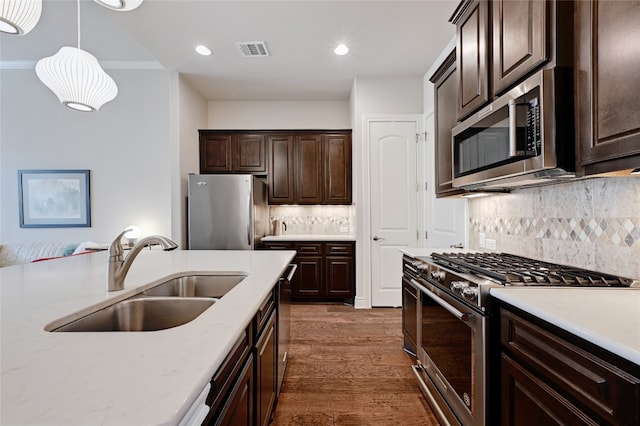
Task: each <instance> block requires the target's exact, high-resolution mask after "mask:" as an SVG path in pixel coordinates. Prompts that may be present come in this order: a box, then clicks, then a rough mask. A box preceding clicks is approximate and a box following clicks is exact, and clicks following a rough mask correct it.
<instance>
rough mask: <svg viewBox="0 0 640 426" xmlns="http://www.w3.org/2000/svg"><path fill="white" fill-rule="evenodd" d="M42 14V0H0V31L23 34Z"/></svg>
mask: <svg viewBox="0 0 640 426" xmlns="http://www.w3.org/2000/svg"><path fill="white" fill-rule="evenodd" d="M41 14H42V0H0V31H2V32H3V33H7V34H15V35H24V34H27V33H28V32H29V31H31V30H32V29H33V28H34V27H35V26H36V24H37V23H38V21H39V20H40V15H41Z"/></svg>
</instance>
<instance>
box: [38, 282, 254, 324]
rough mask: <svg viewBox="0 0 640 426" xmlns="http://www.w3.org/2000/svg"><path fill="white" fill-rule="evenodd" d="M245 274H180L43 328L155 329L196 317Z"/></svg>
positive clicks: (185, 321)
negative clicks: (91, 310) (87, 312)
mask: <svg viewBox="0 0 640 426" xmlns="http://www.w3.org/2000/svg"><path fill="white" fill-rule="evenodd" d="M246 277H247V275H246V274H243V273H238V272H222V273H216V274H193V275H182V276H178V277H173V278H170V279H168V280H166V281H163V282H161V283H159V284H157V285H155V286H153V287H151V288H149V289H147V290H144V291H142V292H140V293H137V294H135V295H133V296H131V297H130V298H128V299H124V300H121V301H119V302H116V303H114V304H112V305H110V306H107V307H104V308H101V309H100V310H97V311H95V312H91V313H89V314H87V315H85V316H82V317H80V318H74V319H73V320H70V321H68V322H66V323H65V322H62V324H61V325H60V322H61V321H55V322H54V323H51V324H50V325H48V326H47V327H45V330H46V331H56V332H57V331H66V332H69V331H76V332H96V331H156V330H164V329H167V328H173V327H177V326H179V325H183V324H186V323H188V322H190V321H193V320H194V319H196V318H197V317H198V316H199V315H200V314H202V313H203V312H204V311H205V310H207V309H208V308H210V307H211V306H213V305H214V304H215V303H216V302H217V301H218V300H219V299H220V298H221V297H223V296H224V295H225V294H226V293H228V292H229V291H230V290H231V289H233V288H234V287H235V286H236V285H238V284H239V283H240V282H241V281H242V280H244V279H245V278H246ZM56 324H57V325H56Z"/></svg>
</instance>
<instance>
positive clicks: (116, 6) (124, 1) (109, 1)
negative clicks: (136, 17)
mask: <svg viewBox="0 0 640 426" xmlns="http://www.w3.org/2000/svg"><path fill="white" fill-rule="evenodd" d="M95 1H96V3H98V4H99V5H100V6H104V7H106V8H107V9H111V10H117V11H119V12H128V11H130V10H133V9H135V8H137V7H138V6H140V4H142V0H95Z"/></svg>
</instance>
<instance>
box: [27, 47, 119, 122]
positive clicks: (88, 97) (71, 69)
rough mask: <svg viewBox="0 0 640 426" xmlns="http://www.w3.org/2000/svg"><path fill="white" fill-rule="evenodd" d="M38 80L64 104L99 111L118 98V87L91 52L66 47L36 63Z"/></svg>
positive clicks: (79, 108)
mask: <svg viewBox="0 0 640 426" xmlns="http://www.w3.org/2000/svg"><path fill="white" fill-rule="evenodd" d="M36 74H37V75H38V78H39V79H40V80H41V81H42V82H43V83H44V84H45V85H46V86H47V87H48V88H49V89H51V90H52V91H53V93H55V94H56V96H57V97H58V99H60V102H62V103H63V104H64V105H66V106H68V107H70V108H74V109H77V110H80V111H97V110H99V109H100V107H101V106H102V105H104V104H105V103H107V102H109V101H111V100H113V99H114V98H115V97H116V96H117V95H118V86H116V83H115V81H113V79H112V78H111V77H109V75H108V74H107V73H106V72H104V70H103V69H102V68H101V67H100V64H99V63H98V60H97V59H96V57H95V56H93V55H92V54H91V53H89V52H86V51H84V50H82V49H78V48H75V47H69V46H65V47H63V48H61V49H60V51H59V52H58V53H56V54H55V55H53V56H49V57H47V58H42V59H40V60H39V61H38V63H37V64H36Z"/></svg>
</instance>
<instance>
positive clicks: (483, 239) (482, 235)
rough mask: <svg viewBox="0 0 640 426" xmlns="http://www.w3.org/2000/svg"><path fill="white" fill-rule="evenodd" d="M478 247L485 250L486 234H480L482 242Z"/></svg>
mask: <svg viewBox="0 0 640 426" xmlns="http://www.w3.org/2000/svg"><path fill="white" fill-rule="evenodd" d="M478 245H479V246H480V247H481V248H484V246H485V235H484V232H481V233H480V241H479V242H478Z"/></svg>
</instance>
